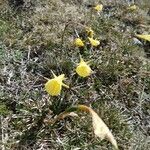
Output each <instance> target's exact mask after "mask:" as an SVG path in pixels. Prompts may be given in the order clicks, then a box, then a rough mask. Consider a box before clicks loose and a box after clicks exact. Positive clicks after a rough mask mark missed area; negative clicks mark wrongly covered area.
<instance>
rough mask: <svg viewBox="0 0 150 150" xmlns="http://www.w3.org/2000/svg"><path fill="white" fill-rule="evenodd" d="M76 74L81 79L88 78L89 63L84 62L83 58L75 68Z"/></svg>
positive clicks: (89, 71) (89, 72)
mask: <svg viewBox="0 0 150 150" xmlns="http://www.w3.org/2000/svg"><path fill="white" fill-rule="evenodd" d="M76 73H77V74H78V75H79V76H81V77H87V76H90V75H91V73H92V69H91V68H90V66H89V62H85V61H84V60H83V58H80V63H79V64H78V66H77V67H76Z"/></svg>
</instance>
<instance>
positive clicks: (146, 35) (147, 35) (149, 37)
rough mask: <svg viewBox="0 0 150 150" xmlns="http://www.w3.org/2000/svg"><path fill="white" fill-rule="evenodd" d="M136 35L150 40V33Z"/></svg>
mask: <svg viewBox="0 0 150 150" xmlns="http://www.w3.org/2000/svg"><path fill="white" fill-rule="evenodd" d="M136 37H138V38H140V39H143V40H146V41H149V42H150V34H145V35H144V34H143V35H142V34H137V35H136Z"/></svg>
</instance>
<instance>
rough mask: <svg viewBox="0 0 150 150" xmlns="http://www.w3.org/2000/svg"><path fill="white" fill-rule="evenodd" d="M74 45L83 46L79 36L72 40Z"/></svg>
mask: <svg viewBox="0 0 150 150" xmlns="http://www.w3.org/2000/svg"><path fill="white" fill-rule="evenodd" d="M74 45H75V46H77V47H83V46H84V43H83V41H82V40H81V39H80V38H76V39H75V40H74Z"/></svg>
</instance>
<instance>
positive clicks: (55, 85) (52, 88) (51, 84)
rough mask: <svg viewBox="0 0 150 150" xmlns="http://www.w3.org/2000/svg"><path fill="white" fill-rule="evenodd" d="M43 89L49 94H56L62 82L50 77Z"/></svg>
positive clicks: (59, 90)
mask: <svg viewBox="0 0 150 150" xmlns="http://www.w3.org/2000/svg"><path fill="white" fill-rule="evenodd" d="M45 89H46V91H47V92H48V93H49V94H50V95H52V96H57V95H59V94H60V92H61V89H62V84H60V82H59V81H57V80H56V79H51V80H48V81H47V83H46V84H45Z"/></svg>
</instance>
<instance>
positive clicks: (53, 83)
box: [45, 58, 92, 96]
mask: <svg viewBox="0 0 150 150" xmlns="http://www.w3.org/2000/svg"><path fill="white" fill-rule="evenodd" d="M52 73H53V72H52ZM76 73H77V74H78V75H79V76H81V77H87V76H90V75H91V73H92V70H91V68H90V66H89V65H88V62H85V61H84V60H83V58H80V63H79V64H78V65H77V67H76ZM53 76H54V78H53V79H49V80H48V81H47V82H46V84H45V90H46V91H47V93H49V94H50V95H51V96H58V95H59V94H60V92H61V90H62V86H64V87H66V88H69V86H67V85H66V84H64V83H63V82H62V81H63V80H65V75H64V74H61V75H59V76H56V75H55V74H54V73H53Z"/></svg>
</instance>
